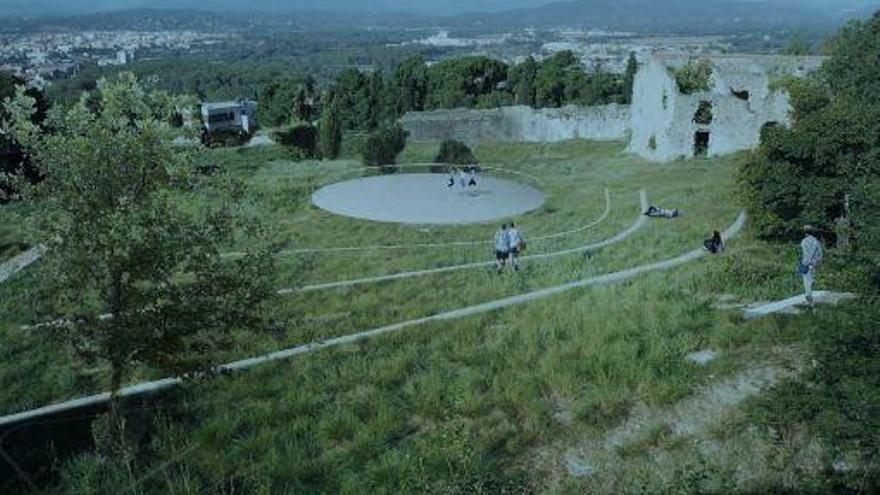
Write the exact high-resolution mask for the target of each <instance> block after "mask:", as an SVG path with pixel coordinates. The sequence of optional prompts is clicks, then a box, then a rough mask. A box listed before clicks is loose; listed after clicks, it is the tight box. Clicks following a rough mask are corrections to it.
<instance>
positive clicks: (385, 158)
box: [363, 124, 406, 167]
mask: <svg viewBox="0 0 880 495" xmlns="http://www.w3.org/2000/svg"><path fill="white" fill-rule="evenodd" d="M404 148H406V131H404V130H403V128H402V127H401V126H400V125H398V124H392V125H385V126H383V127H382V128H380V129H379V130H377V131H376V132H374V133H372V134H370V135H369V137H367V140H366V142H364V148H363V159H364V165H367V166H369V167H379V166H382V165H394V164H395V163H397V155H399V154H400V152H401V151H403V150H404Z"/></svg>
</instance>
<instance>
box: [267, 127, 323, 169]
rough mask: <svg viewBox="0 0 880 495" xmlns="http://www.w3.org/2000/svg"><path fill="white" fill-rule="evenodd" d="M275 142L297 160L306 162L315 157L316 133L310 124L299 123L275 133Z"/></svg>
mask: <svg viewBox="0 0 880 495" xmlns="http://www.w3.org/2000/svg"><path fill="white" fill-rule="evenodd" d="M274 138H275V141H276V142H278V144H280V145H281V146H284V147H285V148H287V149H289V150H290V151H291V152H292V153H293V154H294V155H295V156H296V157H297V158H299V159H301V160H308V159H310V158H314V157H315V152H316V150H317V147H318V131H317V129H315V127H314V126H313V125H312V124H309V123H304V122H300V123H297V124H293V125H290V126H287V127H282V128H281V129H279V130H277V131H275V133H274Z"/></svg>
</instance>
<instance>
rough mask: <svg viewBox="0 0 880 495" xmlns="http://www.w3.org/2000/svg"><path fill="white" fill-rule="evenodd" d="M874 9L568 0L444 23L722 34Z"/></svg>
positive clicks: (759, 0) (713, 0) (805, 1)
mask: <svg viewBox="0 0 880 495" xmlns="http://www.w3.org/2000/svg"><path fill="white" fill-rule="evenodd" d="M878 8H880V1H876V0H874V1H865V0H835V1H833V2H828V1H821V0H663V1H656V0H568V1H559V2H555V3H551V4H548V5H544V6H541V7H538V8H527V9H514V10H510V11H506V12H502V13H493V14H480V13H470V14H462V15H458V16H455V17H452V18H451V19H450V24H452V25H455V26H462V27H464V26H468V27H480V26H483V27H496V26H531V27H551V26H584V27H601V28H607V29H615V30H627V31H651V32H663V31H669V32H683V31H684V32H728V31H731V30H737V29H756V28H815V27H828V26H831V25H839V24H840V23H842V22H844V21H845V20H846V19H848V18H852V17H864V16H866V15H870V13H872V12H873V11H874V10H876V9H878Z"/></svg>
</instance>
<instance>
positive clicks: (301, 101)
mask: <svg viewBox="0 0 880 495" xmlns="http://www.w3.org/2000/svg"><path fill="white" fill-rule="evenodd" d="M295 107H296V117H297V119H299V120H300V121H301V122H311V121H312V117H313V116H314V108H313V107H312V102H311V100H310V97H309V95H308V93H307V92H306V88H304V87H302V86H300V87H299V90H297V92H296V100H295Z"/></svg>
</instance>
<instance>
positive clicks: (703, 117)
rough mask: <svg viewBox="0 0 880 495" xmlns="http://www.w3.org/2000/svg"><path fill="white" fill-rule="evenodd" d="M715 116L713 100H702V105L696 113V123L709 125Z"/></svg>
mask: <svg viewBox="0 0 880 495" xmlns="http://www.w3.org/2000/svg"><path fill="white" fill-rule="evenodd" d="M714 119H715V117H714V116H713V115H712V102H711V101H705V100H704V101H701V102H700V105H699V106H698V107H697V112H696V113H695V114H694V119H693V121H694V123H696V124H700V125H709V124H711V123H712V121H713V120H714Z"/></svg>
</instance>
